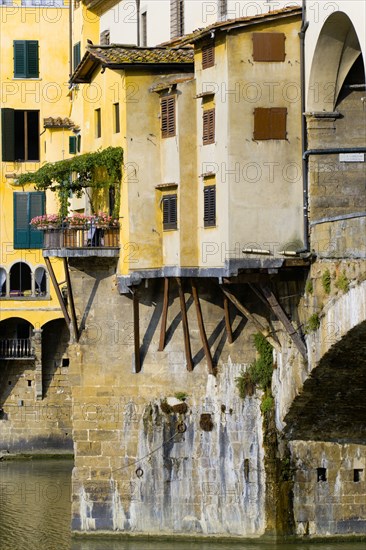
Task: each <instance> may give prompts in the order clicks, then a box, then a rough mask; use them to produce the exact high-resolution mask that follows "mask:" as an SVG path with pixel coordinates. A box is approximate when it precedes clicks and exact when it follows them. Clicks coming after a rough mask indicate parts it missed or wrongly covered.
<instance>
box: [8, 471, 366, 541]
mask: <svg viewBox="0 0 366 550" xmlns="http://www.w3.org/2000/svg"><path fill="white" fill-rule="evenodd" d="M72 466H73V464H72V462H71V461H67V460H56V461H55V460H53V461H51V460H47V461H46V460H45V461H26V462H2V463H0V550H172V549H173V550H236V549H238V550H239V549H241V550H364V549H365V543H337V544H335V543H331V544H328V543H326V544H316V545H311V544H309V543H304V544H278V543H277V544H276V543H265V542H262V541H253V542H251V541H243V542H240V543H238V544H234V543H232V542H230V543H227V542H225V543H219V542H216V541H210V542H189V541H179V542H176V541H161V540H160V541H159V540H155V541H151V540H121V539H119V540H117V539H116V538H106V539H100V538H98V539H93V540H92V539H80V538H73V539H72V538H71V534H70V521H71V517H70V515H71V506H70V494H71V470H72Z"/></svg>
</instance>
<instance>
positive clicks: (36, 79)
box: [12, 76, 43, 82]
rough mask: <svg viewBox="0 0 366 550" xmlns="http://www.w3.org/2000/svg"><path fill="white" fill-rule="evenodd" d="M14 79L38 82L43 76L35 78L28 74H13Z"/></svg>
mask: <svg viewBox="0 0 366 550" xmlns="http://www.w3.org/2000/svg"><path fill="white" fill-rule="evenodd" d="M12 80H16V81H17V82H19V80H27V81H29V80H33V81H35V82H38V81H41V80H43V78H33V77H28V76H18V77H17V76H13V78H12Z"/></svg>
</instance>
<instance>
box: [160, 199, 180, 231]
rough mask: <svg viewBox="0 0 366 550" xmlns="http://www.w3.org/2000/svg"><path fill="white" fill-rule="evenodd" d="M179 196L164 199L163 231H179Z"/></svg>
mask: <svg viewBox="0 0 366 550" xmlns="http://www.w3.org/2000/svg"><path fill="white" fill-rule="evenodd" d="M177 219H178V215H177V195H165V197H163V229H177Z"/></svg>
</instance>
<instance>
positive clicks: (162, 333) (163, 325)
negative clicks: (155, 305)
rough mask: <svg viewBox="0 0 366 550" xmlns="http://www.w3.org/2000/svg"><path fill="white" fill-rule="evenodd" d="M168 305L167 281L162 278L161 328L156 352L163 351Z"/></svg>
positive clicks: (166, 278)
mask: <svg viewBox="0 0 366 550" xmlns="http://www.w3.org/2000/svg"><path fill="white" fill-rule="evenodd" d="M168 305H169V279H168V277H165V278H164V302H163V312H162V315H161V326H160V340H159V347H158V351H163V350H164V348H165V337H166V321H167V317H168Z"/></svg>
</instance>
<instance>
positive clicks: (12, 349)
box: [0, 338, 34, 360]
mask: <svg viewBox="0 0 366 550" xmlns="http://www.w3.org/2000/svg"><path fill="white" fill-rule="evenodd" d="M0 359H6V360H9V359H12V360H15V359H34V348H33V343H32V339H31V338H9V339H4V340H0Z"/></svg>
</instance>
